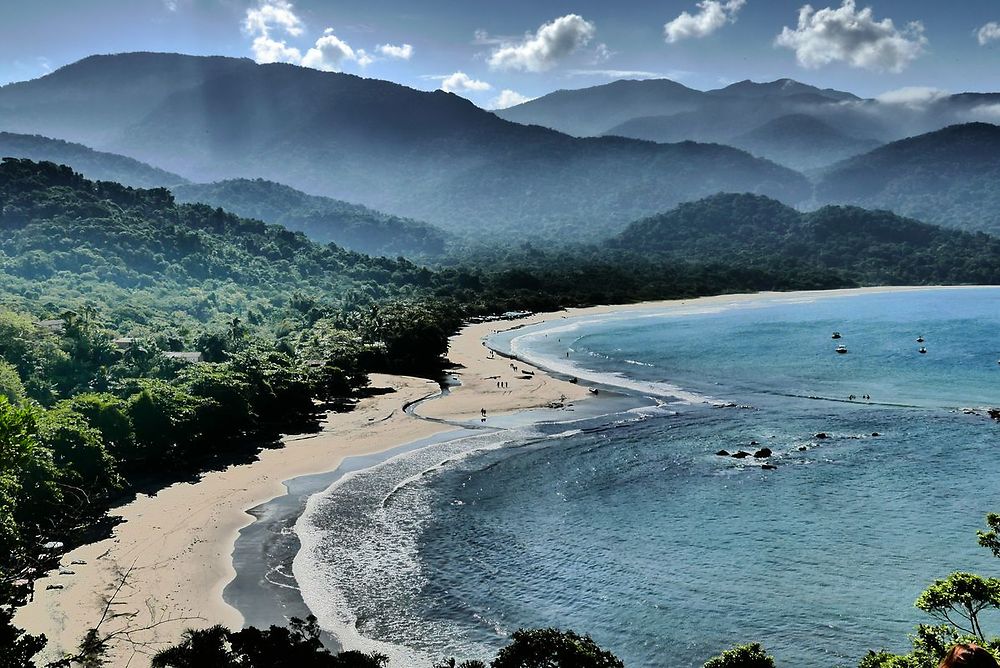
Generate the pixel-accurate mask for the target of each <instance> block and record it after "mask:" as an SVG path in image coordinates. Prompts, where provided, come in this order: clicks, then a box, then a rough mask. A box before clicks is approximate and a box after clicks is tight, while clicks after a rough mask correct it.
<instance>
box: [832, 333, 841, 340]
mask: <svg viewBox="0 0 1000 668" xmlns="http://www.w3.org/2000/svg"><path fill="white" fill-rule="evenodd" d="M830 338H831V339H839V338H840V332H834V333H833V334H832V335H830Z"/></svg>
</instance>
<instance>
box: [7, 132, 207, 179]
mask: <svg viewBox="0 0 1000 668" xmlns="http://www.w3.org/2000/svg"><path fill="white" fill-rule="evenodd" d="M0 158H27V159H29V160H35V161H49V162H55V163H58V164H63V165H70V166H71V167H73V169H75V170H76V171H78V172H80V173H81V174H83V175H84V176H86V177H87V178H88V179H93V180H95V181H115V182H116V183H121V184H123V185H126V186H133V187H135V188H155V187H157V186H172V185H175V184H178V183H186V182H187V180H186V179H185V178H184V177H182V176H178V175H177V174H171V173H170V172H167V171H164V170H162V169H157V168H156V167H152V166H150V165H147V164H145V163H143V162H139V161H138V160H133V159H132V158H126V157H125V156H122V155H115V154H114V153H103V152H101V151H95V150H93V149H91V148H87V147H86V146H84V145H82V144H74V143H72V142H67V141H62V140H60V139H49V138H48V137H42V136H40V135H20V134H14V133H12V132H0Z"/></svg>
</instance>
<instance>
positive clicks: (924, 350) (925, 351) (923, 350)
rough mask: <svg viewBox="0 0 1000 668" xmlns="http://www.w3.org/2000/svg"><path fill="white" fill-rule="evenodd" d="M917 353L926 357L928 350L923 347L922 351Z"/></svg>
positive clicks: (921, 347)
mask: <svg viewBox="0 0 1000 668" xmlns="http://www.w3.org/2000/svg"><path fill="white" fill-rule="evenodd" d="M917 352H918V353H920V354H921V355H926V354H927V348H924V347H923V346H920V350H918V351H917Z"/></svg>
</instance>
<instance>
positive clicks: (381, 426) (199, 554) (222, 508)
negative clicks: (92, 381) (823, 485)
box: [15, 286, 987, 666]
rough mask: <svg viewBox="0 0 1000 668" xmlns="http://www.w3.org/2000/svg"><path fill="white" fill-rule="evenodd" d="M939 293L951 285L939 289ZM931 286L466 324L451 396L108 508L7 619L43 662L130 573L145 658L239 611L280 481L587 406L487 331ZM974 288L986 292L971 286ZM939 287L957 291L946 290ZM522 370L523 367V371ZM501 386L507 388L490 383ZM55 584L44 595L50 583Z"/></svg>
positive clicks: (121, 618) (115, 622) (419, 387)
mask: <svg viewBox="0 0 1000 668" xmlns="http://www.w3.org/2000/svg"><path fill="white" fill-rule="evenodd" d="M940 287H949V286H940ZM940 287H938V288H935V287H911V288H900V287H880V288H861V289H852V290H835V291H808V292H789V293H755V294H744V295H720V296H715V297H705V298H699V299H688V300H671V301H661V302H644V303H640V304H632V305H625V306H598V307H590V308H580V309H569V310H567V311H562V312H554V313H546V314H539V315H534V316H531V317H529V318H525V319H521V320H518V321H513V322H509V321H500V322H487V323H479V324H475V325H470V326H468V327H465V328H463V330H462V331H461V332H460V333H459V334H457V335H456V336H455V337H453V338H452V339H451V342H450V347H449V353H448V354H449V359H451V361H452V362H453V363H455V364H456V365H457V366H458V369H457V370H456V371H455V372H454V373H453V374H452V375H453V376H456V377H457V379H458V380H460V382H461V385H460V386H458V387H456V388H455V389H454V390H453V391H452V392H450V393H448V394H446V395H444V396H441V397H440V398H437V399H435V400H434V401H431V402H425V403H423V404H421V405H420V406H419V408H420V411H419V416H420V417H424V418H429V419H417V418H416V417H415V416H413V415H410V414H409V413H407V412H405V411H403V410H402V404H404V403H407V402H412V401H415V400H417V399H419V398H420V397H422V396H427V395H428V394H435V393H437V392H438V387H437V385H436V384H435V383H432V382H430V381H426V380H423V379H415V378H406V377H400V376H373V378H372V382H373V385H374V386H388V387H392V388H393V389H394V390H395V392H394V393H392V394H386V395H380V396H376V397H371V398H369V399H365V400H363V401H362V402H360V403H359V405H358V407H357V408H356V409H355V410H354V411H352V412H351V413H347V414H334V415H329V416H328V417H327V419H326V420H325V421H324V423H323V431H322V432H320V433H319V434H316V435H304V436H297V437H296V436H292V437H288V438H286V439H285V440H284V446H285V447H284V448H282V449H277V450H265V451H263V452H262V453H261V454H260V456H259V458H258V459H257V460H256V461H254V462H253V463H251V464H246V465H240V466H234V467H231V468H229V469H226V470H224V471H219V472H211V473H208V474H206V475H204V476H203V477H202V478H201V479H200V480H198V481H197V482H195V483H177V484H175V485H172V486H170V487H168V488H166V489H164V490H161V491H160V492H159V493H158V494H157V495H155V496H144V495H140V497H139V498H137V499H136V500H135V501H133V502H132V503H129V504H127V505H125V506H122V507H120V508H117V509H115V510H113V511H112V512H111V513H110V514H111V515H112V516H117V517H121V518H122V519H123V520H124V522H123V523H122V524H120V525H118V526H117V527H116V528H115V530H114V532H113V535H112V536H111V537H110V538H108V539H106V540H103V541H100V542H97V543H92V544H89V545H85V546H82V547H80V548H77V549H76V550H73V551H72V552H69V553H67V554H66V555H64V557H63V560H62V564H63V565H64V567H68V566H70V564H71V562H72V561H85V562H86V563H85V564H76V565H72V569H73V570H74V571H75V573H74V574H73V575H58V574H57V573H56V572H51V573H49V574H48V577H45V578H42V579H40V580H39V581H38V582H37V583H36V586H35V596H34V600H33V601H32V602H31V603H29V604H28V605H26V606H24V607H22V608H20V609H19V610H18V611H17V616H16V618H15V622H16V623H17V624H18V625H20V626H22V627H23V628H25V629H26V630H28V631H29V632H32V633H45V634H46V636H47V637H48V638H49V647H48V648H47V650H46V657H47V658H54V657H56V656H58V655H59V652H60V651H61V650H69V649H73V648H74V647H75V646H76V645H77V643H78V642H79V639H80V636H81V635H82V631H83V630H85V629H87V628H89V627H90V626H92V625H93V624H94V623H95V621H96V620H97V619H98V618H99V617H100V611H101V609H103V607H104V597H105V596H107V595H108V594H109V592H111V591H113V589H114V588H115V587H116V586H117V585H118V584H119V583H120V582H121V577H122V574H123V573H124V572H125V571H126V570H127V569H129V568H132V571H131V573H130V575H129V577H128V580H127V582H126V586H125V587H124V588H123V590H122V593H121V594H120V595H119V597H118V598H117V599H116V607H115V611H116V613H117V614H116V615H115V616H114V617H113V618H112V620H111V621H110V622H109V623H108V625H106V626H105V628H106V629H107V630H112V629H113V628H116V627H117V628H122V627H124V626H127V625H132V626H133V627H134V626H142V625H147V624H149V623H151V622H163V621H165V620H166V621H167V623H160V624H159V625H158V626H156V627H155V628H154V629H151V630H150V631H148V632H147V633H146V634H144V635H142V636H141V638H140V640H141V641H142V642H143V643H148V645H147V646H146V647H144V648H143V649H144V650H150V651H155V650H156V649H157V648H159V647H161V646H163V645H164V644H169V643H173V642H176V641H177V640H178V639H179V637H180V634H181V632H182V631H183V630H184V629H185V628H188V627H206V626H211V625H213V624H223V625H226V626H230V627H233V628H236V627H239V626H241V625H242V623H243V621H244V617H243V615H242V614H241V613H240V612H239V611H238V610H236V609H235V608H233V607H232V606H231V605H229V604H228V603H226V602H225V600H224V599H223V590H224V588H225V587H226V586H227V585H228V584H229V582H231V581H232V580H233V579H234V578H235V576H236V571H235V569H234V566H233V561H232V554H233V549H234V545H235V542H236V540H237V537H238V534H239V532H240V530H241V529H243V528H244V527H246V526H248V525H250V524H251V523H253V522H254V521H255V518H254V517H253V516H252V515H250V514H249V512H248V511H249V510H251V509H253V508H255V507H258V506H260V505H261V504H262V503H265V502H267V501H269V500H271V499H274V498H276V497H279V496H283V495H285V494H287V491H288V490H287V487H286V484H285V481H291V480H292V479H295V478H299V477H302V476H307V475H313V474H319V473H324V472H331V471H335V470H336V469H337V468H338V467H339V466H340V465H341V464H342V462H343V461H344V459H345V458H347V457H350V456H355V455H369V454H373V453H379V452H386V451H388V450H394V449H396V448H398V447H400V446H401V444H410V443H413V442H415V441H419V440H421V439H424V438H428V437H431V436H434V435H435V434H440V433H441V432H444V431H449V430H453V429H454V428H455V423H459V424H461V423H463V422H464V423H466V424H476V423H479V422H480V415H481V413H480V411H481V410H483V409H485V410H486V411H487V414H488V416H489V418H490V419H489V421H488V425H492V424H494V423H495V422H501V423H502V422H503V420H502V419H501V420H498V421H494V420H493V416H497V415H504V414H511V413H516V412H521V411H526V410H531V409H537V408H543V407H545V406H547V405H549V404H552V403H554V402H558V401H559V400H560V398H562V397H564V398H565V401H568V402H573V401H579V400H581V399H585V398H588V397H589V396H590V395H589V393H588V392H587V390H586V388H584V387H581V386H579V385H577V384H572V383H569V382H568V381H565V380H560V379H558V378H556V377H554V376H552V375H549V374H547V373H545V372H544V371H542V370H540V369H535V370H536V371H537V372H538V373H537V374H536V375H535V376H533V377H532V378H531V379H530V380H527V379H524V378H518V377H516V374H514V373H512V370H511V368H510V360H509V359H508V358H506V357H503V356H498V355H493V356H490V355H489V354H488V353H487V352H486V348H485V346H484V345H483V344H482V339H483V338H484V337H485V336H486V335H488V334H489V333H491V332H492V331H494V330H500V329H510V328H513V327H523V326H528V325H534V324H539V323H542V322H545V321H549V320H555V319H560V318H570V317H577V316H590V315H606V314H610V313H617V312H629V311H636V310H642V309H647V310H653V309H655V310H665V309H681V308H713V307H725V306H728V305H732V304H735V303H740V302H749V301H753V300H761V299H775V300H782V301H789V300H796V299H815V298H829V297H846V296H852V295H858V294H870V293H874V292H894V291H915V290H929V289H940ZM969 287H970V288H973V287H974V288H981V287H987V286H969ZM949 289H960V288H950V287H949ZM522 366H528V367H529V368H532V366H531V365H530V364H527V363H523V362H522ZM499 381H505V382H506V383H507V384H508V387H506V388H502V387H498V386H497V383H498V382H499ZM53 583H57V584H60V585H63V588H62V589H52V590H49V589H47V588H46V587H47V586H48V585H49V584H53ZM110 659H111V663H110V665H115V666H118V665H126V664H127V663H129V662H130V663H129V665H132V666H143V665H147V664H148V656H146V655H145V654H143V653H141V652H139V653H137V652H136V651H135V649H134V648H131V647H129V648H125V647H119V648H118V649H117V651H115V652H114V653H112V655H111V657H110Z"/></svg>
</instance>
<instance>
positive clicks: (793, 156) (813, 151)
mask: <svg viewBox="0 0 1000 668" xmlns="http://www.w3.org/2000/svg"><path fill="white" fill-rule="evenodd" d="M729 143H730V144H731V145H732V146H735V147H736V148H740V149H743V150H744V151H746V152H747V153H750V154H753V155H758V156H761V157H765V158H768V159H769V160H774V161H775V162H777V163H779V164H782V165H788V166H789V167H792V168H793V169H798V170H812V169H817V168H819V167H823V166H826V165H830V164H831V163H833V162H838V161H840V160H844V159H846V158H849V157H851V156H855V155H858V154H860V153H865V152H867V151H871V150H872V149H874V148H877V147H878V146H879V145H880V144H879V142H877V141H875V140H874V139H860V138H857V137H851V136H848V135H846V134H844V133H843V132H840V131H839V130H837V129H835V128H833V127H831V126H830V125H828V124H827V123H825V122H823V121H821V120H820V119H818V118H815V117H813V116H809V115H807V114H789V115H787V116H780V117H778V118H775V119H774V120H771V121H768V122H767V123H765V124H764V125H762V126H760V127H758V128H754V129H753V130H751V131H749V132H746V133H744V134H742V135H739V136H736V137H733V138H732V139H731V140H730V141H729Z"/></svg>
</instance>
